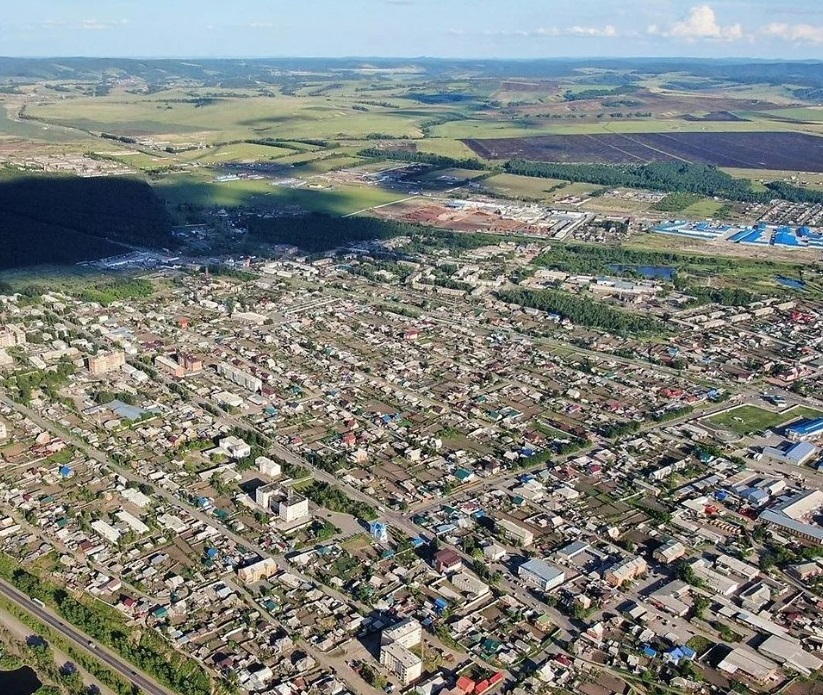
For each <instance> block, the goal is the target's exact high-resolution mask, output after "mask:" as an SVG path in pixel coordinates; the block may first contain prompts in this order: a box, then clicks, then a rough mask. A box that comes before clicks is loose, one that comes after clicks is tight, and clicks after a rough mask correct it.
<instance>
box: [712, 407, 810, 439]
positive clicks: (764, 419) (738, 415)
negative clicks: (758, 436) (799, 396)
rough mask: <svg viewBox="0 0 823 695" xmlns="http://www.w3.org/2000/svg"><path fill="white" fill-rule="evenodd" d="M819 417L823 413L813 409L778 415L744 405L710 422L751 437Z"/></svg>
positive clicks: (790, 411) (791, 411) (798, 409)
mask: <svg viewBox="0 0 823 695" xmlns="http://www.w3.org/2000/svg"><path fill="white" fill-rule="evenodd" d="M817 417H823V413H822V412H820V411H818V410H814V409H813V408H806V407H795V408H790V409H788V410H784V411H783V412H780V413H776V412H774V411H771V410H766V409H764V408H759V407H757V406H754V405H743V406H740V407H739V408H734V409H733V410H729V411H726V412H724V413H720V414H718V415H713V416H712V417H710V418H708V422H710V423H712V424H713V425H716V426H717V427H722V428H723V429H726V430H730V431H731V432H734V433H735V434H739V435H749V434H753V433H754V432H759V431H761V430H767V429H774V428H776V427H780V426H782V425H786V424H788V423H789V422H792V421H793V420H797V419H800V418H817Z"/></svg>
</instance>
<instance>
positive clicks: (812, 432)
mask: <svg viewBox="0 0 823 695" xmlns="http://www.w3.org/2000/svg"><path fill="white" fill-rule="evenodd" d="M821 435H823V417H818V418H814V419H812V420H801V421H800V422H798V423H796V424H794V425H790V426H789V427H787V428H786V436H787V437H788V438H789V439H794V440H803V439H814V438H815V437H819V436H821Z"/></svg>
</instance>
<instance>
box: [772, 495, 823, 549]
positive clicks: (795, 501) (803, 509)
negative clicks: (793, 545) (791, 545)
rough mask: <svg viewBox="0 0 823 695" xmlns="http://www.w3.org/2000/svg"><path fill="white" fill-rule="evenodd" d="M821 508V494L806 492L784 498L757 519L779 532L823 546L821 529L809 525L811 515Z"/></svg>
mask: <svg viewBox="0 0 823 695" xmlns="http://www.w3.org/2000/svg"><path fill="white" fill-rule="evenodd" d="M821 507H823V492H821V491H820V490H806V491H804V492H798V493H797V494H795V495H791V496H790V497H786V498H784V499H783V500H782V501H781V502H780V503H778V504H776V505H775V506H774V507H772V508H770V509H766V510H764V511H763V512H761V513H760V516H759V517H758V519H759V520H760V521H762V522H763V523H765V524H769V525H771V526H776V527H777V528H778V529H779V530H780V531H783V532H784V533H788V534H790V535H793V536H798V537H799V538H803V539H805V540H807V541H810V542H812V543H816V544H817V545H823V528H821V527H820V526H817V525H814V524H811V523H809V520H810V518H811V516H812V513H813V512H815V511H817V510H818V509H820V508H821Z"/></svg>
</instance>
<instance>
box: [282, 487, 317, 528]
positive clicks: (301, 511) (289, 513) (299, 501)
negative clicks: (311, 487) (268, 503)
mask: <svg viewBox="0 0 823 695" xmlns="http://www.w3.org/2000/svg"><path fill="white" fill-rule="evenodd" d="M277 514H278V516H279V517H280V518H281V519H282V520H283V521H285V522H286V523H287V524H291V523H294V522H295V521H300V519H305V518H307V517H308V516H309V500H308V498H306V497H304V496H303V495H301V494H299V493H297V492H295V491H294V490H292V489H291V488H289V489H288V492H287V493H286V497H285V499H281V500H280V503H279V504H278V505H277Z"/></svg>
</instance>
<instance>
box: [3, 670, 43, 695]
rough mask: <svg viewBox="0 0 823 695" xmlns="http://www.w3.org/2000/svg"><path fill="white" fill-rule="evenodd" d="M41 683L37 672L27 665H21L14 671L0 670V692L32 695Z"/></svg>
mask: <svg viewBox="0 0 823 695" xmlns="http://www.w3.org/2000/svg"><path fill="white" fill-rule="evenodd" d="M41 685H43V684H42V683H41V682H40V679H39V678H38V677H37V674H36V673H35V672H34V671H33V670H32V669H30V668H29V667H28V666H21V667H20V668H18V669H15V670H14V671H0V693H14V695H32V693H35V692H37V691H38V690H39V689H40V686H41Z"/></svg>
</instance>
